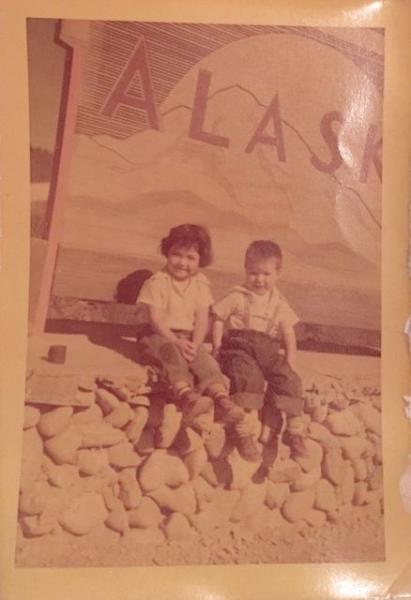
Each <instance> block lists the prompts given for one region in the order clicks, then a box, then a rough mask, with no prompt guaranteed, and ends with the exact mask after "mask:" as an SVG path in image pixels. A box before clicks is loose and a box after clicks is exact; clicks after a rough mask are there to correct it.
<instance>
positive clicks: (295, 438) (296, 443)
mask: <svg viewBox="0 0 411 600" xmlns="http://www.w3.org/2000/svg"><path fill="white" fill-rule="evenodd" d="M283 443H284V444H286V445H287V446H288V447H289V448H290V450H291V454H293V455H294V456H304V455H305V454H306V452H307V449H306V446H305V444H304V439H303V437H302V436H301V435H297V434H295V433H290V432H289V431H284V434H283Z"/></svg>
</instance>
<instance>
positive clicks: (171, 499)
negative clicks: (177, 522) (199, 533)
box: [148, 483, 197, 515]
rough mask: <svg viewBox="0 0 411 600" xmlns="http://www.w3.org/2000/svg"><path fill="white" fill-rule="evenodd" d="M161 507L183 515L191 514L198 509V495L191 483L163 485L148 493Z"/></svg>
mask: <svg viewBox="0 0 411 600" xmlns="http://www.w3.org/2000/svg"><path fill="white" fill-rule="evenodd" d="M148 495H149V496H150V498H152V499H153V500H154V502H156V504H158V506H159V507H160V508H163V509H168V510H171V511H174V512H179V513H182V514H183V515H191V514H194V513H195V510H196V505H197V503H196V497H195V494H194V490H193V487H192V485H191V484H189V483H184V484H183V485H180V487H178V488H170V487H168V486H166V485H163V486H161V487H159V488H156V489H155V490H153V491H152V492H149V494H148Z"/></svg>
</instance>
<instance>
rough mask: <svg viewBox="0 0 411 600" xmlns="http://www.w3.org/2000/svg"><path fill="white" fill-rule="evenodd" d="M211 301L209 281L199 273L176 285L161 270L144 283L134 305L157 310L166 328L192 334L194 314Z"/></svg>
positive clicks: (208, 305)
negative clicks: (145, 305) (138, 304)
mask: <svg viewBox="0 0 411 600" xmlns="http://www.w3.org/2000/svg"><path fill="white" fill-rule="evenodd" d="M213 302H214V300H213V297H212V295H211V291H210V282H209V281H208V279H207V277H206V276H205V275H203V273H196V274H195V275H193V276H192V277H190V278H189V279H188V280H187V281H183V282H179V281H176V280H175V279H174V278H173V277H172V276H171V275H170V274H169V273H168V272H167V271H165V270H163V271H158V272H157V273H155V274H154V275H153V276H152V277H150V279H148V280H147V281H145V282H144V284H143V287H142V288H141V291H140V294H139V296H138V298H137V303H142V304H147V305H149V306H154V307H155V308H158V309H160V310H161V311H162V312H163V315H164V318H165V325H166V326H167V327H168V328H169V329H182V330H185V331H193V329H194V321H195V315H196V313H197V311H198V310H199V309H204V308H206V309H207V308H209V307H210V306H211V305H212V304H213Z"/></svg>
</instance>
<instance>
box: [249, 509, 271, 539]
mask: <svg viewBox="0 0 411 600" xmlns="http://www.w3.org/2000/svg"><path fill="white" fill-rule="evenodd" d="M271 516H272V511H271V510H270V509H269V508H268V507H267V506H262V507H261V508H260V510H259V511H258V512H256V513H251V514H249V515H247V516H246V517H245V518H244V520H243V521H242V523H243V525H244V528H245V529H246V530H247V532H251V533H259V532H261V531H263V530H264V529H265V528H266V527H267V523H268V522H269V521H270V519H271Z"/></svg>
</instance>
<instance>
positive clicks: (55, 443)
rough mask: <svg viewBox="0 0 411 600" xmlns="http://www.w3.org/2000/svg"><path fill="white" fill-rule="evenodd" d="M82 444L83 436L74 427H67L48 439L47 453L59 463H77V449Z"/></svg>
mask: <svg viewBox="0 0 411 600" xmlns="http://www.w3.org/2000/svg"><path fill="white" fill-rule="evenodd" d="M80 446H81V437H80V435H79V433H78V431H77V430H76V429H75V428H74V427H67V429H65V430H64V431H62V432H61V433H59V434H58V435H56V436H55V437H52V438H49V439H48V440H46V442H45V444H44V447H45V449H46V452H47V454H48V455H49V456H50V457H51V458H52V459H53V460H54V462H55V463H57V464H58V465H62V464H72V465H75V464H76V463H77V450H78V449H79V448H80Z"/></svg>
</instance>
